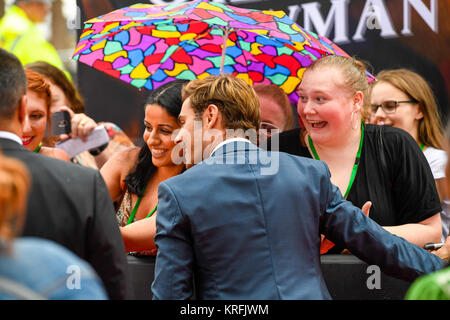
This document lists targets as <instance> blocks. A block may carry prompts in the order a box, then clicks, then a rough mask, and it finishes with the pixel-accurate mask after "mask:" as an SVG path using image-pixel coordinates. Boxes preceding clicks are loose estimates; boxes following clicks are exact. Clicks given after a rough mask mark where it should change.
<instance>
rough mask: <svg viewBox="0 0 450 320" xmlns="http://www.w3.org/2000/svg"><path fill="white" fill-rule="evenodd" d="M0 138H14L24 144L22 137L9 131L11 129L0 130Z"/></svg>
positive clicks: (13, 139)
mask: <svg viewBox="0 0 450 320" xmlns="http://www.w3.org/2000/svg"><path fill="white" fill-rule="evenodd" d="M0 138H3V139H8V140H12V141H15V142H17V143H18V144H20V145H21V146H22V145H23V143H22V139H20V138H19V136H18V135H16V134H14V133H12V132H9V131H0Z"/></svg>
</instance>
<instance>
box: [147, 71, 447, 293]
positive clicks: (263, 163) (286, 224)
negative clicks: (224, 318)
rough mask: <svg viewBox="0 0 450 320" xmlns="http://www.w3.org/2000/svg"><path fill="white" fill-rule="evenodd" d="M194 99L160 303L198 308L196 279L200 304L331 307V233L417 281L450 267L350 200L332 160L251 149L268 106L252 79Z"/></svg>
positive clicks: (167, 223) (164, 201) (186, 105)
mask: <svg viewBox="0 0 450 320" xmlns="http://www.w3.org/2000/svg"><path fill="white" fill-rule="evenodd" d="M183 100H184V102H183V107H182V110H181V113H180V116H179V121H180V124H181V127H182V129H181V130H180V132H179V133H178V135H177V137H176V138H175V141H176V142H177V143H180V146H183V150H184V156H185V158H186V159H185V161H186V166H187V168H188V169H189V170H187V171H185V172H184V173H183V174H181V175H179V176H176V177H173V178H171V179H169V180H166V181H165V182H163V183H161V184H160V185H159V194H158V198H159V200H158V216H157V218H156V224H157V226H156V228H157V234H156V237H155V242H156V245H157V246H158V255H157V258H156V267H155V280H154V282H153V285H152V291H153V296H154V299H189V298H190V297H191V296H192V295H193V278H194V274H195V280H196V281H195V282H196V295H197V297H198V298H199V299H330V298H331V296H330V294H329V292H328V289H327V287H326V284H325V281H324V278H323V275H322V272H321V266H320V256H319V248H320V234H324V235H325V236H326V237H327V238H328V239H329V240H331V241H332V242H334V243H336V244H338V245H343V246H345V247H346V248H348V249H349V250H350V251H351V252H352V253H353V254H354V255H356V256H357V257H359V258H360V259H362V260H364V261H366V262H367V263H369V264H375V265H378V266H380V267H381V269H382V270H383V271H384V272H385V273H386V274H389V275H391V276H394V277H398V278H401V279H405V280H413V279H415V278H417V277H418V276H420V275H422V274H425V273H428V272H431V271H433V270H437V269H440V268H442V267H443V266H444V265H445V262H444V261H443V260H441V259H440V258H438V257H437V256H435V255H433V254H430V253H428V252H427V251H425V250H423V249H421V248H419V247H418V246H415V245H413V244H410V243H409V242H407V241H406V240H404V239H402V238H399V237H397V236H394V235H392V234H391V233H389V232H388V231H385V230H384V229H383V228H382V227H380V226H379V225H377V224H376V223H375V222H373V221H372V220H371V219H369V218H367V217H366V216H365V215H364V213H363V212H362V211H361V210H360V209H359V208H356V207H354V206H353V205H352V204H351V203H350V202H348V201H346V200H344V199H343V198H342V195H341V193H340V191H339V189H338V188H337V187H336V186H334V185H333V184H332V183H331V182H330V173H329V170H328V167H327V166H326V165H325V163H324V162H321V161H316V160H311V159H306V158H301V157H296V156H292V155H289V154H286V153H278V152H267V151H263V150H261V149H259V148H258V147H256V146H255V145H254V144H253V143H252V142H251V141H249V140H248V139H245V138H244V137H245V136H250V140H252V137H253V138H254V137H255V135H253V136H252V132H256V130H257V128H258V125H259V103H258V98H257V96H256V94H255V92H254V91H253V89H252V88H251V87H250V86H249V85H247V84H246V83H245V82H244V81H242V80H240V79H236V78H232V77H230V76H217V77H209V78H206V79H204V80H194V81H191V82H190V83H189V84H188V85H187V86H186V87H185V88H184V90H183ZM175 149H176V148H175ZM175 153H177V154H178V152H174V155H175ZM203 159H204V160H203ZM202 160H203V161H202ZM194 164H196V165H195V166H194Z"/></svg>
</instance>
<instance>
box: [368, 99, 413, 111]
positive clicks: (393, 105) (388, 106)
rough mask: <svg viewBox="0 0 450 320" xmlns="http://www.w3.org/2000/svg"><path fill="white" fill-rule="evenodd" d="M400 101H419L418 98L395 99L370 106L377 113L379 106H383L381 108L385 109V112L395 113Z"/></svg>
mask: <svg viewBox="0 0 450 320" xmlns="http://www.w3.org/2000/svg"><path fill="white" fill-rule="evenodd" d="M400 103H417V101H416V100H405V101H394V100H388V101H384V102H383V103H381V104H372V105H371V106H370V108H371V110H372V112H373V113H376V112H377V111H378V108H380V107H381V110H383V111H384V113H394V112H395V111H396V110H397V107H398V105H399V104H400Z"/></svg>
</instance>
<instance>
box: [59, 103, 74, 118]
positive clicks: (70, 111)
mask: <svg viewBox="0 0 450 320" xmlns="http://www.w3.org/2000/svg"><path fill="white" fill-rule="evenodd" d="M59 111H67V112H68V113H69V114H70V118H71V119H72V118H73V116H74V115H75V112H73V110H72V109H70V108H69V107H67V106H61V107H59Z"/></svg>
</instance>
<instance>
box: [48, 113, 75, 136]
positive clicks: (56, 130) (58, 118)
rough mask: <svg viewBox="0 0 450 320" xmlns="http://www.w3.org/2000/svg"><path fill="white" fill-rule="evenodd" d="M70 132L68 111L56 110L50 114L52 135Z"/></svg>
mask: <svg viewBox="0 0 450 320" xmlns="http://www.w3.org/2000/svg"><path fill="white" fill-rule="evenodd" d="M70 132H72V126H71V119H70V113H69V112H68V111H57V112H55V113H53V114H52V131H51V134H52V135H53V136H59V135H61V134H69V133H70Z"/></svg>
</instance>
